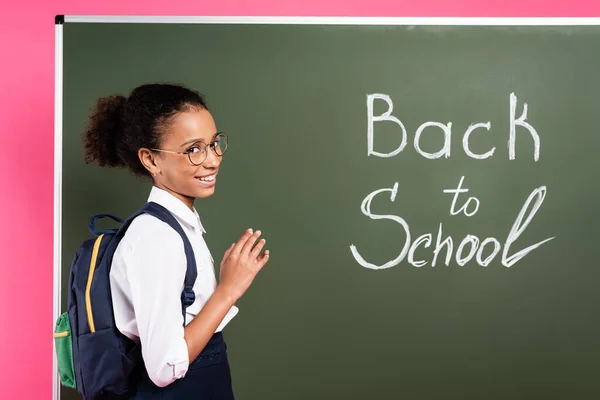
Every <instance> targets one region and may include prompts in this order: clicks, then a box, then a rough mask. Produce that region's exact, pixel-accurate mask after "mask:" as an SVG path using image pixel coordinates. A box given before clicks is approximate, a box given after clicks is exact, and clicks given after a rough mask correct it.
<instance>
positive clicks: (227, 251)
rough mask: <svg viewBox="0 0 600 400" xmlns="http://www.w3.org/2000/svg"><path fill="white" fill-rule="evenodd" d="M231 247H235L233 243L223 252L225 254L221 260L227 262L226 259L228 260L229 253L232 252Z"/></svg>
mask: <svg viewBox="0 0 600 400" xmlns="http://www.w3.org/2000/svg"><path fill="white" fill-rule="evenodd" d="M233 246H235V243H232V244H231V246H229V248H228V249H227V250H225V254H224V255H223V260H227V258H229V254H230V253H231V250H233Z"/></svg>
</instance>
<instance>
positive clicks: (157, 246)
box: [124, 215, 189, 387]
mask: <svg viewBox="0 0 600 400" xmlns="http://www.w3.org/2000/svg"><path fill="white" fill-rule="evenodd" d="M138 218H139V219H144V221H143V224H140V225H138V227H139V228H142V227H143V229H139V228H138V229H135V228H136V227H135V226H134V224H135V223H136V222H138ZM138 218H136V221H134V222H133V223H132V225H131V226H130V228H129V229H130V230H132V231H129V230H128V232H127V233H128V234H129V233H132V234H133V235H134V236H133V237H134V238H135V239H134V240H133V241H132V242H131V245H130V246H128V247H129V248H128V249H127V251H126V252H125V254H124V261H125V263H126V275H127V280H128V282H129V286H130V290H131V302H132V306H133V310H134V313H135V319H136V323H137V326H138V331H139V336H140V342H141V347H142V357H143V359H144V364H145V367H146V370H147V372H148V376H149V378H150V379H151V380H152V382H154V384H155V385H157V386H159V387H165V386H167V385H169V384H171V383H172V382H174V381H175V380H176V379H180V378H183V377H184V376H185V374H186V373H187V370H188V367H189V358H188V348H187V343H186V341H185V338H184V328H183V315H182V308H181V291H182V290H183V284H184V279H185V271H186V267H187V264H186V259H185V252H184V247H183V241H182V240H181V237H180V236H179V234H178V233H177V232H176V231H175V230H173V228H171V227H170V226H169V225H168V224H166V223H164V222H163V221H160V220H158V219H156V218H154V217H152V216H148V215H141V216H139V217H138ZM139 222H142V221H139Z"/></svg>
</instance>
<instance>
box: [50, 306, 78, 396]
mask: <svg viewBox="0 0 600 400" xmlns="http://www.w3.org/2000/svg"><path fill="white" fill-rule="evenodd" d="M54 347H55V348H56V359H57V361H58V375H59V377H60V383H61V384H62V385H63V386H66V387H70V388H73V389H75V387H76V384H75V368H74V365H73V338H72V336H71V324H70V323H69V314H68V313H66V312H65V313H62V314H61V316H60V317H59V318H58V320H57V321H56V328H55V329H54Z"/></svg>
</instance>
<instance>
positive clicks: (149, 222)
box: [119, 214, 183, 251]
mask: <svg viewBox="0 0 600 400" xmlns="http://www.w3.org/2000/svg"><path fill="white" fill-rule="evenodd" d="M119 247H120V248H121V250H125V249H127V250H128V251H135V249H140V250H143V249H149V248H150V249H154V250H157V249H162V250H166V249H167V248H172V249H173V250H179V249H181V250H182V251H183V241H182V240H181V236H180V235H179V233H177V231H176V230H175V229H173V228H172V227H171V226H169V224H167V223H166V222H163V221H161V220H160V219H158V218H156V217H154V216H152V215H149V214H142V215H139V216H137V217H136V218H135V219H134V220H133V221H132V222H131V225H129V228H128V229H127V232H125V235H123V239H121V243H120V244H119Z"/></svg>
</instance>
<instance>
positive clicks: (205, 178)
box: [198, 175, 215, 182]
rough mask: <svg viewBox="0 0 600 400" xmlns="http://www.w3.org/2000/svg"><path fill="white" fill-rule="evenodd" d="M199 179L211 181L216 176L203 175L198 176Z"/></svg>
mask: <svg viewBox="0 0 600 400" xmlns="http://www.w3.org/2000/svg"><path fill="white" fill-rule="evenodd" d="M198 179H200V180H201V181H204V182H210V181H214V180H215V176H214V175H210V176H203V177H201V178H198Z"/></svg>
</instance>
